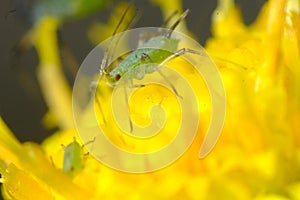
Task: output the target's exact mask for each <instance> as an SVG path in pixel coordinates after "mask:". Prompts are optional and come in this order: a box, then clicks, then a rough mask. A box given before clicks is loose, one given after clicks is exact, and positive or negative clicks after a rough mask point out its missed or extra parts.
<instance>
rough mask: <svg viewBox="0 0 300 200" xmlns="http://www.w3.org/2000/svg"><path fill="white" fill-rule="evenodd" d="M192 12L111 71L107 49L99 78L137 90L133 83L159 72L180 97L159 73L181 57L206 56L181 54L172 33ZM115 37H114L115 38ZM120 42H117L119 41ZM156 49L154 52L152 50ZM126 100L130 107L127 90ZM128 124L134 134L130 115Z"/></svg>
mask: <svg viewBox="0 0 300 200" xmlns="http://www.w3.org/2000/svg"><path fill="white" fill-rule="evenodd" d="M127 10H128V8H127ZM127 10H126V11H125V12H124V14H123V16H122V18H121V20H120V22H119V24H121V23H122V20H123V18H124V16H125V14H126V12H127ZM188 13H189V10H186V11H185V12H183V13H182V14H181V15H180V16H179V17H178V19H177V20H175V22H174V23H173V24H171V25H170V26H169V27H168V31H167V32H166V33H163V34H161V35H158V36H153V37H151V38H150V39H149V40H147V41H145V42H143V43H142V44H141V45H139V47H138V49H136V50H134V51H133V52H131V53H129V54H128V55H127V56H126V57H125V59H123V60H122V61H121V62H120V63H119V65H117V66H116V67H115V68H111V66H108V65H107V63H108V60H109V55H108V54H109V53H110V49H109V48H108V49H107V50H106V52H105V54H104V58H103V60H102V63H101V66H100V76H101V78H102V77H103V76H104V77H105V78H106V80H107V83H108V84H109V85H111V86H112V87H115V86H117V85H127V86H134V85H133V79H137V80H141V79H143V78H144V76H145V75H146V74H150V73H153V72H158V73H159V75H160V76H161V77H162V78H164V79H165V80H166V82H167V83H168V84H169V86H170V87H171V88H172V90H173V92H174V93H175V94H176V95H177V96H178V97H181V96H180V95H179V94H178V92H177V90H176V88H175V87H174V86H173V84H172V82H171V81H170V80H168V79H167V77H166V76H165V75H164V74H163V73H162V72H161V71H160V69H161V68H162V67H163V66H164V65H165V64H166V63H167V62H169V61H171V60H173V59H174V58H176V57H178V56H182V55H183V54H185V53H191V54H197V55H200V56H203V53H200V52H198V51H196V50H193V49H189V48H182V49H179V50H178V43H179V40H178V39H176V38H172V37H171V36H172V33H173V31H174V29H175V28H176V27H177V26H178V24H179V23H180V22H181V21H182V20H183V19H184V18H185V17H186V16H187V15H188ZM175 14H176V12H174V13H173V14H172V15H171V16H170V17H169V19H167V20H166V22H165V23H164V24H163V26H162V27H165V26H166V25H167V24H168V23H169V21H170V18H173V17H174V16H175ZM118 27H119V25H118V26H117V27H116V30H115V32H114V34H115V33H116V32H117V29H118ZM114 34H113V36H114ZM117 40H118V39H117ZM150 47H155V48H150ZM125 98H126V103H127V105H128V95H127V94H126V90H125ZM181 98H182V97H181ZM129 123H130V132H132V131H133V125H132V121H131V118H130V115H129Z"/></svg>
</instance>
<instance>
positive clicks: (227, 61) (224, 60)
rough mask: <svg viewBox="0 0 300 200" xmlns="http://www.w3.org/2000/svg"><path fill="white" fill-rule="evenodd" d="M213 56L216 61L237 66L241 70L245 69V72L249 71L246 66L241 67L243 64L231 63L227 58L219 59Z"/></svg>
mask: <svg viewBox="0 0 300 200" xmlns="http://www.w3.org/2000/svg"><path fill="white" fill-rule="evenodd" d="M211 56H212V57H213V58H214V59H217V60H220V61H222V62H225V63H229V64H232V65H235V66H237V67H239V68H241V69H243V70H248V68H247V67H245V66H244V65H241V64H239V63H236V62H234V61H230V60H227V59H225V58H221V57H218V56H213V55H211Z"/></svg>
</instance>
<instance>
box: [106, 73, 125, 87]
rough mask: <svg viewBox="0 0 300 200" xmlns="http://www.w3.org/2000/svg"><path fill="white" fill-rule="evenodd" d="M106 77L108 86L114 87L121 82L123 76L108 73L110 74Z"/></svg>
mask: <svg viewBox="0 0 300 200" xmlns="http://www.w3.org/2000/svg"><path fill="white" fill-rule="evenodd" d="M105 77H106V80H107V82H108V84H109V85H112V86H114V85H116V84H117V83H118V82H119V81H120V79H121V77H122V76H121V75H120V74H114V75H112V74H110V73H108V74H105Z"/></svg>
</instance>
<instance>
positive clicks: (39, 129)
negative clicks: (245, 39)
mask: <svg viewBox="0 0 300 200" xmlns="http://www.w3.org/2000/svg"><path fill="white" fill-rule="evenodd" d="M21 1H22V0H19V1H13V0H4V1H3V0H1V6H0V21H1V26H0V33H1V40H0V41H1V43H0V44H1V45H0V48H1V49H0V62H1V65H0V106H1V107H0V112H1V116H2V118H3V119H4V121H5V122H6V123H7V124H8V125H9V127H10V128H11V129H12V130H13V132H14V133H15V134H16V136H17V137H18V139H19V140H20V141H22V142H23V141H36V142H41V141H42V140H43V139H44V138H45V137H47V135H49V134H51V133H53V131H54V130H46V129H45V128H44V127H43V126H42V124H41V119H42V117H43V116H44V114H45V112H46V111H47V107H46V105H45V103H44V101H43V97H42V96H41V92H40V89H39V85H38V83H37V80H36V75H35V70H36V67H37V65H38V59H37V55H36V52H35V50H34V49H33V48H31V49H30V50H28V51H26V52H24V54H23V55H22V56H21V58H20V59H19V62H18V63H15V62H11V59H10V58H11V56H12V53H13V51H12V47H13V46H14V45H15V44H16V43H17V41H18V40H19V39H20V38H21V37H22V36H23V35H24V34H25V33H26V31H28V30H29V29H30V27H31V23H30V22H29V20H28V19H27V16H28V14H30V9H28V7H27V6H28V5H29V7H30V5H31V4H30V3H31V2H32V1H31V2H30V1H29V0H27V1H26V0H23V1H22V2H23V3H21V4H20V2H21ZM18 2H19V3H18ZM26 2H28V4H26ZM264 2H265V0H252V1H249V0H239V1H236V4H237V5H238V6H239V7H240V8H241V9H242V13H243V17H244V20H245V22H246V23H247V24H249V23H251V22H252V21H253V20H254V19H255V17H256V15H257V13H258V12H259V10H260V7H261V5H262V4H263V3H264ZM134 4H135V5H136V7H138V8H139V10H140V11H141V16H140V20H139V22H137V24H136V25H135V27H142V26H145V27H146V26H159V25H160V24H161V23H162V21H163V20H162V15H161V12H160V9H159V8H158V7H155V6H153V5H151V4H150V3H149V1H147V0H136V1H135V2H134ZM216 4H217V1H216V0H184V1H183V8H184V9H187V8H189V9H190V10H191V12H190V14H189V15H188V17H187V19H186V21H187V25H188V28H189V30H190V31H191V32H193V33H194V34H195V35H196V36H197V37H198V41H199V42H200V43H201V44H202V45H204V44H205V40H206V39H207V38H208V37H209V36H210V34H211V33H210V21H211V20H210V19H211V15H212V12H213V10H214V9H215V7H216ZM112 11H113V6H111V7H109V8H107V9H105V10H104V11H101V12H99V13H97V14H93V15H91V16H88V17H86V18H82V19H80V20H76V21H72V22H68V23H65V24H64V25H63V27H62V29H61V32H60V33H61V37H62V38H63V40H64V42H65V43H66V44H67V45H68V46H69V48H70V49H71V51H72V53H73V54H74V55H75V57H76V59H77V61H78V63H79V64H80V63H81V62H82V61H83V59H84V58H85V56H86V55H87V54H88V53H89V51H90V50H92V49H93V45H92V44H91V43H90V42H89V41H88V40H87V37H86V31H87V29H88V27H89V26H90V25H91V23H92V22H96V21H102V22H106V20H107V19H108V17H109V15H110V13H111V12H112ZM69 78H70V81H71V82H72V79H73V78H72V75H70V76H69ZM0 199H1V197H0Z"/></svg>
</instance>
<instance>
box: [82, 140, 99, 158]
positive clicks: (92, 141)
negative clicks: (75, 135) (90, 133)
mask: <svg viewBox="0 0 300 200" xmlns="http://www.w3.org/2000/svg"><path fill="white" fill-rule="evenodd" d="M95 140H96V137H94V138H93V139H92V140H90V141H88V142H86V143H85V144H83V145H82V146H81V148H82V149H84V147H85V146H87V145H88V144H91V143H94V142H95ZM89 154H90V152H86V153H85V154H83V155H84V156H88V155H89Z"/></svg>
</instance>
